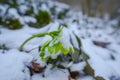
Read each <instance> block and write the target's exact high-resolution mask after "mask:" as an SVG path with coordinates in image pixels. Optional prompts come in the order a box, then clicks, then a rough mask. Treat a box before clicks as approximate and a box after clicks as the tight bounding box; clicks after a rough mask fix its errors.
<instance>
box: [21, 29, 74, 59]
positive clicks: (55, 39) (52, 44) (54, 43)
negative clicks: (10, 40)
mask: <svg viewBox="0 0 120 80" xmlns="http://www.w3.org/2000/svg"><path fill="white" fill-rule="evenodd" d="M62 30H63V27H61V28H60V29H59V30H57V31H52V32H44V33H39V34H35V35H33V36H31V37H30V38H28V39H27V40H25V41H24V42H23V44H22V45H21V46H20V48H19V50H20V51H21V50H23V46H24V45H25V44H26V43H27V42H28V41H30V40H31V39H33V38H36V37H42V36H45V35H49V36H51V38H52V40H48V41H46V42H45V43H44V44H43V45H42V47H41V51H40V57H41V59H42V60H48V59H49V58H50V57H51V56H50V55H51V54H57V53H59V52H62V53H63V54H64V55H67V54H68V53H69V52H72V53H74V50H73V47H72V45H71V46H69V47H65V46H64V45H63V44H62V42H61V41H60V38H61V32H62ZM46 49H47V51H48V52H49V53H50V55H49V56H45V54H46Z"/></svg>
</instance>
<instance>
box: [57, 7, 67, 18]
mask: <svg viewBox="0 0 120 80" xmlns="http://www.w3.org/2000/svg"><path fill="white" fill-rule="evenodd" d="M67 12H68V9H65V10H63V11H61V12H59V13H58V19H63V18H64V17H65V16H66V14H67Z"/></svg>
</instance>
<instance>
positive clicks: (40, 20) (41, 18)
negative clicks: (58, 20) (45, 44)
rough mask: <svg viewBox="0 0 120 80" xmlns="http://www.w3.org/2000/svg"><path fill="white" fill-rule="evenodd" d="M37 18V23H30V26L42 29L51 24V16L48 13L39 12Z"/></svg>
mask: <svg viewBox="0 0 120 80" xmlns="http://www.w3.org/2000/svg"><path fill="white" fill-rule="evenodd" d="M35 18H36V20H37V22H36V23H32V22H30V23H28V25H29V26H31V27H35V28H41V27H43V26H45V25H47V24H49V23H50V22H51V17H50V15H49V12H48V11H39V12H38V14H37V15H35Z"/></svg>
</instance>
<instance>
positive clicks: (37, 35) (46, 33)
mask: <svg viewBox="0 0 120 80" xmlns="http://www.w3.org/2000/svg"><path fill="white" fill-rule="evenodd" d="M48 34H49V32H44V33H38V34H35V35H33V36H31V37H29V38H28V39H26V40H25V41H24V42H23V43H22V44H21V46H20V47H19V50H20V51H22V50H23V46H24V45H25V44H26V43H27V42H28V41H30V40H31V39H33V38H35V37H42V36H45V35H48Z"/></svg>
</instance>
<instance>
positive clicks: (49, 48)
mask: <svg viewBox="0 0 120 80" xmlns="http://www.w3.org/2000/svg"><path fill="white" fill-rule="evenodd" d="M48 52H50V53H51V54H52V53H53V47H52V46H48Z"/></svg>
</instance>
